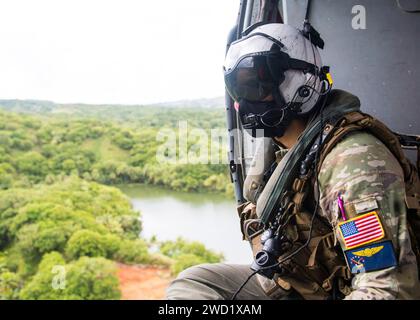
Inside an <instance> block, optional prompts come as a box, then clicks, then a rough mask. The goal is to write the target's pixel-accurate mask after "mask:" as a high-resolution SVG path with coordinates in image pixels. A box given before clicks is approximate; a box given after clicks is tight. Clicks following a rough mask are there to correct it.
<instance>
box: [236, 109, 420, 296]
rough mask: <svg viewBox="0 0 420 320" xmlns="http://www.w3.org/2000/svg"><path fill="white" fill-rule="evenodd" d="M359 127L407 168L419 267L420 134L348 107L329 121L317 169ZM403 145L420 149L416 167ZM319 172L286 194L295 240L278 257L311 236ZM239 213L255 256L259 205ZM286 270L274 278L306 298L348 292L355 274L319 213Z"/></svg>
mask: <svg viewBox="0 0 420 320" xmlns="http://www.w3.org/2000/svg"><path fill="white" fill-rule="evenodd" d="M354 131H366V132H369V133H371V134H372V135H374V136H375V137H376V138H378V139H379V140H381V141H382V142H383V143H384V144H385V145H386V146H387V148H388V149H389V150H390V151H391V152H392V154H393V155H394V156H395V158H396V159H397V160H398V161H399V163H400V165H401V167H402V169H403V172H404V180H405V189H406V190H405V191H406V198H405V200H406V201H405V202H406V207H407V215H408V221H409V232H410V236H411V243H412V247H413V251H414V253H415V254H416V257H417V266H418V267H420V246H419V245H420V178H419V172H420V168H419V167H420V147H419V143H418V142H419V141H420V138H419V137H414V138H413V137H408V136H404V135H398V134H395V133H393V132H392V131H391V130H390V129H388V128H387V127H386V126H385V125H384V124H383V123H381V122H380V121H379V120H377V119H375V118H373V117H372V116H370V115H367V114H364V113H362V112H360V111H355V112H349V113H347V114H345V115H343V116H342V117H340V118H339V119H338V120H337V119H336V121H334V123H327V124H326V125H325V126H324V129H323V136H324V142H323V144H322V149H321V151H320V156H319V161H318V169H319V168H320V167H321V165H322V162H323V160H324V159H325V157H326V156H327V154H328V153H329V152H330V151H331V150H332V149H333V148H334V146H335V145H336V144H337V143H339V142H340V141H341V140H342V139H343V138H344V137H345V136H346V135H347V134H349V133H351V132H354ZM410 139H411V140H410ZM412 139H415V140H416V141H413V140H412ZM401 144H403V145H406V146H409V147H412V148H417V154H418V161H417V168H416V167H415V166H414V165H413V164H412V163H410V161H409V160H408V159H407V158H406V156H405V154H404V152H403V149H402V147H401ZM314 171H315V170H313V169H311V170H308V172H307V173H306V174H305V175H298V176H296V177H294V179H293V180H292V181H293V182H292V184H291V186H290V188H289V190H288V191H287V194H286V195H285V196H284V197H283V201H285V203H286V205H285V210H286V212H285V214H284V217H287V227H286V232H285V233H286V235H287V237H288V239H289V240H291V242H292V243H293V245H292V247H291V248H288V249H287V251H286V253H285V254H283V255H282V256H281V257H280V258H279V259H282V257H284V256H287V255H288V254H290V253H291V252H293V251H294V250H295V249H296V248H299V247H300V246H302V244H304V243H306V242H307V240H308V237H309V230H310V226H311V219H312V214H311V213H310V212H309V211H307V210H306V206H305V203H306V201H308V198H309V200H311V199H310V197H311V195H312V193H313V192H312V190H313V189H311V187H313V183H314V181H313V179H314V177H313V175H314V174H313V172H314ZM238 214H239V216H240V219H241V228H242V233H243V235H244V238H245V239H247V240H248V241H249V242H250V244H251V246H252V249H253V252H254V255H255V253H256V252H257V251H258V250H259V249H260V248H261V242H260V236H261V232H262V230H261V229H258V224H257V223H256V222H257V221H258V216H257V214H256V208H255V205H253V204H252V203H249V202H248V203H245V204H243V205H242V206H240V207H238ZM249 230H252V232H250V231H249ZM281 269H282V272H281V274H278V275H276V277H275V278H274V280H276V282H277V284H278V285H279V286H280V287H281V288H283V289H285V290H290V289H294V290H295V291H296V292H298V293H299V294H300V295H301V296H302V297H303V298H305V299H330V298H332V297H334V296H335V295H336V293H335V292H334V291H335V290H339V292H340V293H342V294H344V295H348V294H349V293H350V292H351V289H350V288H351V287H350V282H351V279H352V277H353V276H352V274H351V272H350V270H349V268H348V266H347V264H346V262H345V259H344V256H343V252H342V250H341V248H340V247H339V246H337V245H336V243H335V235H334V232H333V230H332V228H331V226H330V225H329V224H328V223H327V222H326V221H324V220H323V218H321V217H320V216H318V215H317V216H316V217H315V219H314V224H313V229H312V236H311V239H310V241H309V244H308V245H307V246H306V247H305V248H304V249H303V250H301V251H300V252H299V253H298V254H297V255H295V256H294V257H293V258H291V259H289V260H287V261H285V262H284V263H282V265H281ZM419 272H420V270H419ZM419 274H420V273H419ZM266 293H267V294H268V295H270V294H271V293H270V292H266Z"/></svg>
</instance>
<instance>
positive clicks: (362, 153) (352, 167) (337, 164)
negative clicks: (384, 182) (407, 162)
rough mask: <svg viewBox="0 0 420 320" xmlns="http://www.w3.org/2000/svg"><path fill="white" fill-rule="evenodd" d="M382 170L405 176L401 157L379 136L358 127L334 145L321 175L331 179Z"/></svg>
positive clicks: (322, 167)
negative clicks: (394, 153)
mask: <svg viewBox="0 0 420 320" xmlns="http://www.w3.org/2000/svg"><path fill="white" fill-rule="evenodd" d="M381 172H382V173H388V174H394V175H399V176H402V169H401V166H400V164H399V162H398V160H397V159H396V158H395V156H394V155H393V154H392V153H391V151H390V150H389V149H388V148H387V147H386V145H385V144H384V143H383V142H382V141H381V140H380V139H379V138H378V137H376V136H374V135H372V134H371V133H369V132H366V131H356V132H352V133H349V134H348V135H346V136H345V137H344V138H343V139H342V140H341V141H340V142H338V143H337V144H336V145H335V146H334V147H333V149H332V150H331V151H330V152H329V154H328V155H327V156H326V157H325V159H324V162H323V163H322V165H321V170H320V176H321V175H322V176H323V180H326V181H328V180H330V179H347V178H352V177H355V176H359V175H369V174H374V173H381Z"/></svg>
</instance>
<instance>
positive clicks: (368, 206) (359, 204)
mask: <svg viewBox="0 0 420 320" xmlns="http://www.w3.org/2000/svg"><path fill="white" fill-rule="evenodd" d="M354 209H355V211H356V213H357V214H361V213H365V212H369V211H373V210H376V209H378V202H377V201H376V198H375V197H370V198H367V199H363V200H359V201H355V202H354Z"/></svg>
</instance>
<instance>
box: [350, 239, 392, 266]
mask: <svg viewBox="0 0 420 320" xmlns="http://www.w3.org/2000/svg"><path fill="white" fill-rule="evenodd" d="M344 253H345V256H346V260H347V265H348V266H349V268H350V270H351V273H354V274H356V273H361V272H369V271H376V270H382V269H386V268H390V267H394V266H397V259H396V257H395V251H394V246H393V245H392V241H389V240H387V241H382V242H379V243H374V244H369V245H366V246H364V247H361V248H357V249H354V250H347V251H345V252H344Z"/></svg>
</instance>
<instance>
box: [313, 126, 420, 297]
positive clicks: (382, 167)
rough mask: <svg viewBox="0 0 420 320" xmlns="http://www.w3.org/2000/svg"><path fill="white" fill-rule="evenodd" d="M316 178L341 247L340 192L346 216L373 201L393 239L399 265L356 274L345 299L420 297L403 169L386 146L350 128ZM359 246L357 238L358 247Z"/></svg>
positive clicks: (386, 235) (326, 215)
mask: <svg viewBox="0 0 420 320" xmlns="http://www.w3.org/2000/svg"><path fill="white" fill-rule="evenodd" d="M318 181H319V190H320V192H321V193H320V199H321V200H320V207H321V210H320V211H319V214H320V215H321V216H323V217H324V218H326V219H327V220H328V221H329V222H330V224H331V226H332V227H333V228H334V230H335V233H336V239H337V241H338V242H339V243H340V245H341V247H342V248H343V250H346V243H345V240H344V237H343V233H342V230H341V231H340V230H339V229H340V228H339V225H340V222H341V223H342V222H343V220H344V219H343V216H342V214H341V210H340V209H339V206H338V203H337V202H338V200H337V199H338V197H339V195H341V196H342V200H343V202H344V205H345V206H344V208H347V209H348V212H347V214H348V215H350V217H346V218H347V219H349V218H352V217H356V214H358V213H359V212H354V211H355V210H356V211H357V210H361V211H363V210H365V211H367V210H366V209H369V208H368V207H369V206H371V207H372V208H371V210H375V212H376V213H377V215H378V217H379V219H380V223H381V224H382V227H383V230H384V235H383V239H382V240H390V241H392V246H393V249H394V252H395V257H396V266H393V267H389V268H385V269H382V270H373V271H368V272H361V273H358V274H356V275H355V276H354V279H353V281H352V292H351V294H350V295H348V296H347V297H346V299H348V300H354V299H420V283H419V279H418V271H417V262H416V257H415V255H414V253H413V251H412V249H411V243H410V236H409V232H408V230H407V212H406V206H405V198H404V196H405V188H404V178H403V172H402V169H401V166H400V164H399V163H398V161H397V159H396V158H395V157H394V156H393V155H392V154H391V152H390V151H389V150H388V148H387V147H386V146H385V145H384V144H383V143H382V142H381V141H379V140H378V139H377V138H376V137H374V136H373V135H371V134H369V133H366V132H354V133H351V134H349V135H348V136H346V138H345V139H343V140H342V141H341V142H340V143H338V144H337V145H336V146H335V147H334V148H333V150H332V151H331V152H330V153H329V154H328V155H327V157H326V158H325V160H324V162H323V164H322V167H321V170H320V172H319V175H318ZM364 207H365V208H364ZM352 211H353V212H352ZM344 212H345V214H346V210H344ZM382 240H381V241H382ZM347 247H348V244H347ZM360 248H362V249H363V246H360V247H357V243H356V247H355V249H354V250H356V249H360ZM356 252H357V251H356ZM359 252H360V251H359Z"/></svg>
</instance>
